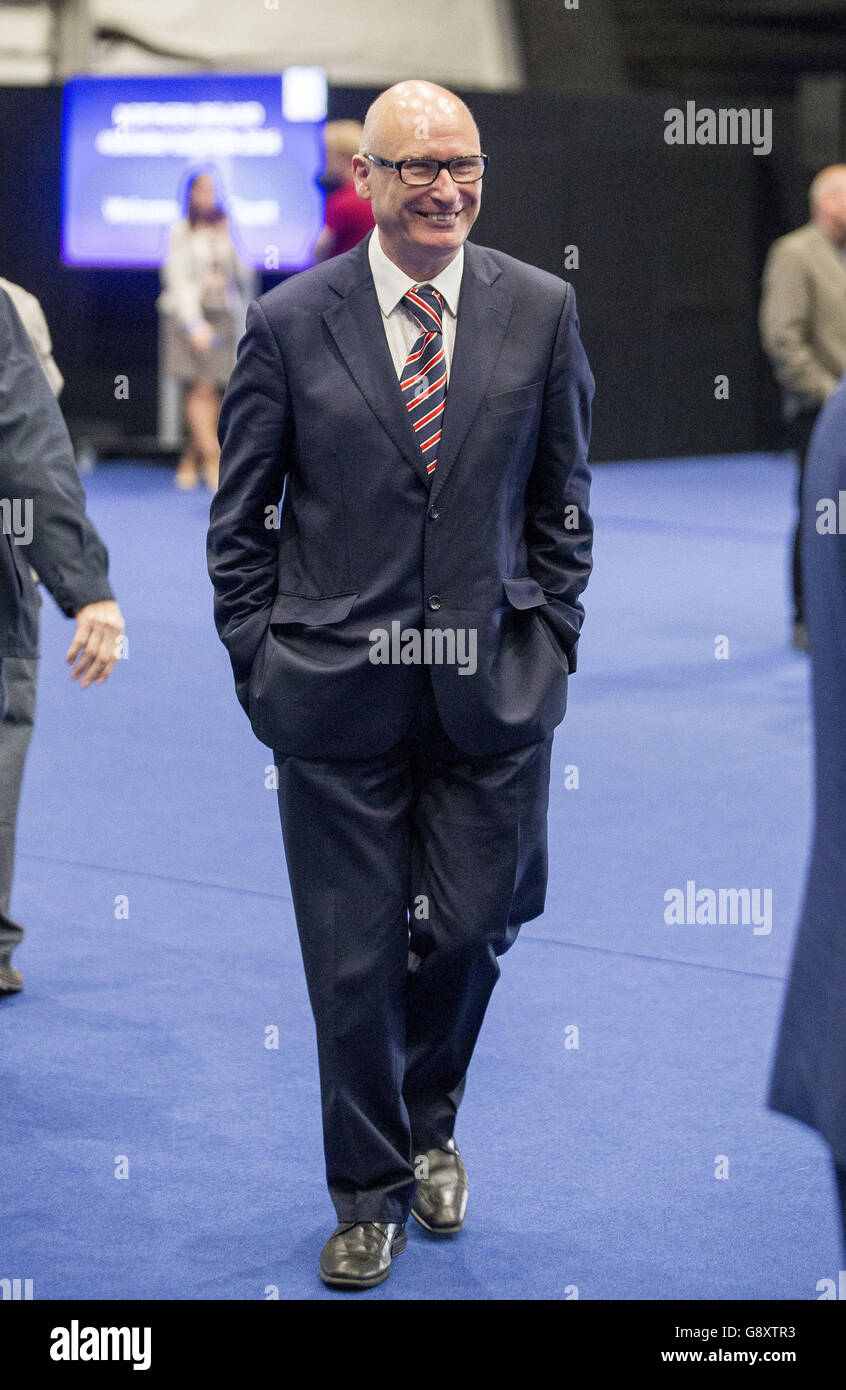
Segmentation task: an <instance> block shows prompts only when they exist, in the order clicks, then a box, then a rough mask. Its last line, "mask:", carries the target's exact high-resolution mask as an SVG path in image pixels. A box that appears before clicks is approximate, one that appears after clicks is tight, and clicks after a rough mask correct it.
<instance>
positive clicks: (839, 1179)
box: [834, 1163, 846, 1259]
mask: <svg viewBox="0 0 846 1390" xmlns="http://www.w3.org/2000/svg"><path fill="white" fill-rule="evenodd" d="M834 1180H835V1182H836V1184H837V1197H838V1200H839V1202H840V1225H841V1228H842V1238H843V1258H844V1259H846V1168H842V1167H841V1166H840V1165H839V1164H837V1163H835V1165H834Z"/></svg>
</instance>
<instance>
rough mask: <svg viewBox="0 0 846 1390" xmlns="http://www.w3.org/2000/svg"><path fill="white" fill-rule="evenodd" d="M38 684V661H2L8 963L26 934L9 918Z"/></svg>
mask: <svg viewBox="0 0 846 1390" xmlns="http://www.w3.org/2000/svg"><path fill="white" fill-rule="evenodd" d="M37 681H38V660H37V658H34V659H33V660H31V661H28V660H24V658H23V657H15V656H7V657H5V658H4V659H3V660H2V661H0V713H2V718H0V962H3V961H6V962H8V960H9V957H10V955H11V953H12V951H13V950H14V948H15V947H16V946H17V945H18V943H19V941H20V939H21V937H22V936H23V934H24V929H23V927H22V926H21V925H20V923H19V922H15V921H14V920H13V919H12V918H11V917H10V916H9V902H10V899H11V896H12V874H13V872H14V867H15V827H16V825H17V820H18V802H19V801H20V795H21V784H22V782H23V771H24V763H25V762H26V755H27V749H28V748H29V740H30V737H31V735H32V723H33V719H34V717H35V691H36V685H37ZM4 711H5V712H4Z"/></svg>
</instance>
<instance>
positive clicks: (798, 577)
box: [785, 406, 820, 623]
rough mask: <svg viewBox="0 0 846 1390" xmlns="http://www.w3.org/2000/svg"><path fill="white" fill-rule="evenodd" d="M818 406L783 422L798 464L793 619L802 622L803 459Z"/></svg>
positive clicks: (789, 446)
mask: <svg viewBox="0 0 846 1390" xmlns="http://www.w3.org/2000/svg"><path fill="white" fill-rule="evenodd" d="M819 413H820V407H819V406H816V407H814V408H813V409H811V410H800V411H799V414H798V415H796V416H794V418H793V419H792V420H788V421H787V422H786V424H785V433H786V436H787V447H788V448H789V449H792V450H793V452H794V453H795V454H796V458H797V462H798V465H799V473H798V477H797V482H796V527H795V530H794V532H793V621H794V622H795V623H804V621H805V599H804V586H803V584H802V553H801V546H800V536H801V534H802V505H803V503H802V480H803V478H804V476H805V459H806V458H807V455H808V445H809V444H810V442H811V435H812V433H813V430H814V425H815V424H816V422H817V416H818V415H819Z"/></svg>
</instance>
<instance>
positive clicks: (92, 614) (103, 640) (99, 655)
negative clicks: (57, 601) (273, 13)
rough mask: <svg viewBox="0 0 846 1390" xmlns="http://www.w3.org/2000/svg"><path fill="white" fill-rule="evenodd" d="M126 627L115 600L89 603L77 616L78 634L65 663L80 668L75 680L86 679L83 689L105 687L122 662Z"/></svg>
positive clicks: (82, 684)
mask: <svg viewBox="0 0 846 1390" xmlns="http://www.w3.org/2000/svg"><path fill="white" fill-rule="evenodd" d="M125 627H126V624H125V623H124V621H123V614H122V613H121V611H120V609H119V608H118V606H117V604H116V603H115V601H114V599H110V598H108V599H100V600H99V601H98V602H97V603H86V604H85V606H84V608H80V610H79V612H78V613H77V615H76V633H75V635H74V639H73V641H72V642H71V644H70V647H69V648H68V654H67V656H66V657H65V660H66V661H67V662H68V664H69V665H73V662H74V660H76V665H75V666H74V667H73V670H72V671H71V680H79V678H80V676H81V677H82V680H81V682H80V685H81V688H82V689H83V690H85V689H86V688H87V687H88V686H89V685H92V684H94V685H102V684H103V681H105V680H107V679H108V677H109V674H110V672H111V670H112V667H113V666H114V664H115V662H116V661H117V659H118V655H119V643H120V638H121V637H122V635H123V632H124V630H125Z"/></svg>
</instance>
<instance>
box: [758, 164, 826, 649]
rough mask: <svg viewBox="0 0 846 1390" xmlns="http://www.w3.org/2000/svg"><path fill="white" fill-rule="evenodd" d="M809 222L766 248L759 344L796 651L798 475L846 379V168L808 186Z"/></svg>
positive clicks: (802, 643)
mask: <svg viewBox="0 0 846 1390" xmlns="http://www.w3.org/2000/svg"><path fill="white" fill-rule="evenodd" d="M808 198H809V203H810V211H811V218H810V221H809V222H806V223H805V225H804V226H803V227H800V228H799V229H798V230H797V231H795V232H790V233H789V234H788V235H787V236H783V237H779V239H778V241H776V242H774V243H773V245H772V246H771V247H770V251H769V255H768V256H767V263H766V265H765V267H764V278H763V292H762V296H761V309H760V320H759V322H760V329H761V341H762V343H763V345H764V350H765V351H766V353H767V354H768V356H769V358H770V361H771V362H772V365H773V370H774V372H775V375H776V377H777V379H778V382H779V385H780V387H781V396H782V414H783V416H784V421H785V442H786V445H787V448H788V449H792V450H794V451H795V453H796V457H797V460H798V464H799V474H798V479H797V494H796V497H797V502H796V505H797V519H796V526H795V529H794V534H793V561H792V568H793V578H792V584H793V645H794V646H795V647H797V648H798V649H799V650H800V651H806V650H807V647H808V631H807V627H806V624H805V606H804V597H803V584H802V553H801V542H800V535H801V520H802V475H803V472H804V468H805V458H806V456H807V452H808V443H809V441H810V438H811V431H812V430H813V428H814V425H815V423H816V419H817V415H818V414H819V412H820V409H821V407H822V405H823V404H824V402H825V401H826V400H827V399H828V397H829V396H830V395H831V393H832V391H834V390H835V388H836V386H837V385H838V382H839V381H840V378H841V377H842V376H843V373H844V372H846V164H832V165H830V166H829V167H828V168H827V169H823V170H821V172H820V173H819V174H817V176H816V178H815V179H814V180H813V182H812V183H811V186H810V189H809V192H808Z"/></svg>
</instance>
